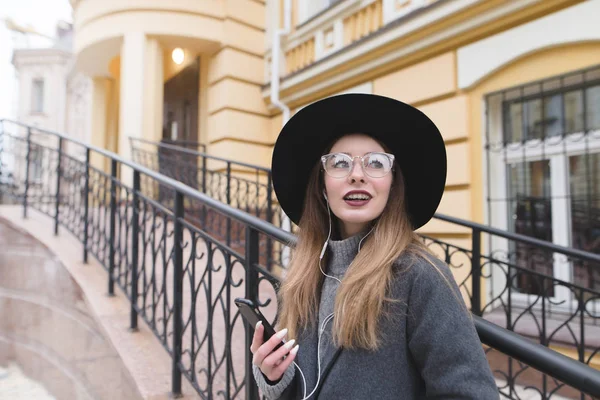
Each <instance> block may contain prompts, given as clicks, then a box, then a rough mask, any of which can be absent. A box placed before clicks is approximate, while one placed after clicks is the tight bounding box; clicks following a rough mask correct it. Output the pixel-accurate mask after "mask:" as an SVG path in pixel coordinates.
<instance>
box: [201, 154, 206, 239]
mask: <svg viewBox="0 0 600 400" xmlns="http://www.w3.org/2000/svg"><path fill="white" fill-rule="evenodd" d="M202 193H204V194H207V193H206V157H205V156H202ZM200 221H202V229H206V206H205V205H203V206H202V215H201V217H200Z"/></svg>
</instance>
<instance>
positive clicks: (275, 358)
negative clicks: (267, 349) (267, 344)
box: [263, 339, 296, 368]
mask: <svg viewBox="0 0 600 400" xmlns="http://www.w3.org/2000/svg"><path fill="white" fill-rule="evenodd" d="M294 344H296V341H295V340H294V339H292V340H290V341H288V342H286V343H285V344H284V345H283V346H281V347H280V348H278V349H277V350H276V351H274V352H272V353H271V354H269V355H268V356H267V357H265V359H264V360H263V365H268V366H269V367H273V368H274V367H276V366H278V365H279V364H281V361H282V360H283V357H285V356H286V355H288V353H289V352H290V350H292V348H293V347H294Z"/></svg>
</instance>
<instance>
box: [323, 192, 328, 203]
mask: <svg viewBox="0 0 600 400" xmlns="http://www.w3.org/2000/svg"><path fill="white" fill-rule="evenodd" d="M323 197H325V200H327V201H329V199H328V198H327V193H325V189H323Z"/></svg>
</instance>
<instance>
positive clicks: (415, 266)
mask: <svg viewBox="0 0 600 400" xmlns="http://www.w3.org/2000/svg"><path fill="white" fill-rule="evenodd" d="M272 173H273V186H274V190H275V192H276V195H277V198H278V200H279V203H280V205H281V207H282V208H283V210H284V211H285V213H286V214H287V215H288V216H289V217H290V219H291V220H292V221H294V222H295V223H296V224H298V225H299V235H298V243H297V246H296V248H295V250H294V254H293V257H292V259H291V261H290V264H289V266H288V271H287V276H286V277H285V279H284V280H283V283H282V286H281V289H280V291H279V302H280V303H279V304H280V307H279V318H278V329H280V330H279V332H278V334H277V335H276V336H274V337H272V338H271V339H270V340H268V341H267V342H265V343H263V341H262V335H263V327H262V326H260V324H259V325H257V327H256V329H255V334H254V338H253V342H252V346H251V351H252V353H253V372H254V377H255V379H256V382H257V384H258V386H259V388H260V389H261V391H262V393H263V394H264V395H265V396H266V397H267V399H279V398H281V399H308V398H312V399H316V398H321V399H328V400H329V399H377V400H385V399H421V398H444V399H459V398H460V399H477V400H486V399H498V398H499V395H498V390H497V387H496V385H495V383H494V379H493V376H492V373H491V371H490V368H489V365H488V362H487V360H486V358H485V354H484V351H483V349H482V346H481V343H480V342H479V339H478V336H477V333H476V331H475V329H474V326H473V323H472V320H471V319H470V314H469V312H468V310H467V309H466V307H465V305H464V302H463V300H462V297H461V294H460V292H459V289H458V287H457V285H456V282H455V280H454V278H453V276H452V274H451V272H450V270H449V268H448V266H446V265H445V264H444V263H442V262H441V261H439V260H438V259H436V258H435V257H434V256H433V255H432V254H431V253H430V252H428V250H427V248H426V247H425V246H424V245H423V244H422V242H421V241H420V240H419V238H418V236H417V234H416V233H415V232H414V231H415V230H416V229H418V228H419V227H421V226H423V225H424V224H425V223H427V221H429V220H430V219H431V217H432V216H433V214H434V212H435V210H436V209H437V206H438V204H439V202H440V199H441V196H442V193H443V190H444V185H445V181H446V151H445V146H444V142H443V139H442V137H441V135H440V133H439V131H438V129H437V128H436V127H435V125H434V124H433V122H431V120H429V118H427V117H426V116H425V115H424V114H423V113H421V112H420V111H418V110H417V109H415V108H413V107H411V106H409V105H406V104H404V103H401V102H399V101H396V100H393V99H390V98H386V97H381V96H375V95H360V94H350V95H341V96H334V97H330V98H327V99H324V100H321V101H319V102H316V103H313V104H311V105H309V106H308V107H305V108H304V109H302V110H301V111H299V112H298V113H297V114H296V115H295V116H294V117H293V118H291V119H290V121H289V122H288V123H287V124H286V125H285V127H284V128H283V130H282V131H281V133H280V135H279V137H278V140H277V143H276V144H275V148H274V153H273V162H272ZM282 340H284V341H286V344H285V345H284V346H281V347H280V348H279V349H277V350H275V351H273V350H274V348H275V346H276V345H277V344H278V343H280V342H281V341H282Z"/></svg>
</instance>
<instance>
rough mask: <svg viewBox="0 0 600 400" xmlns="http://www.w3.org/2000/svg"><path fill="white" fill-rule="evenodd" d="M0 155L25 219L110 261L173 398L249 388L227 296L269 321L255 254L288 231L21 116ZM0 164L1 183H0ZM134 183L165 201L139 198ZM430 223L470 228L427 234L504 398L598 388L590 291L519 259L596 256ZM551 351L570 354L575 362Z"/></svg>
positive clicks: (113, 278)
mask: <svg viewBox="0 0 600 400" xmlns="http://www.w3.org/2000/svg"><path fill="white" fill-rule="evenodd" d="M0 161H1V163H0V165H1V169H0V189H1V191H2V193H3V194H4V195H8V196H11V197H12V198H14V199H15V200H17V201H19V202H20V203H21V204H22V205H23V211H24V215H25V216H26V215H27V210H28V209H30V208H33V209H35V210H37V211H39V212H41V213H44V214H46V215H48V216H49V217H51V218H53V219H54V229H55V232H58V231H59V227H61V226H62V227H63V228H64V229H66V230H68V231H69V232H70V233H71V234H73V235H74V236H75V237H76V238H77V239H78V240H79V241H80V242H81V243H82V244H83V257H84V259H85V260H87V256H88V254H92V255H93V256H94V257H95V258H96V259H97V260H98V261H99V263H100V264H101V265H102V266H103V267H104V268H105V269H106V270H107V272H108V291H109V293H114V291H115V286H118V287H119V288H120V289H121V290H122V291H123V293H124V295H125V296H126V297H127V298H128V299H129V301H130V303H131V327H132V328H135V327H137V324H138V319H139V318H142V319H143V320H144V321H145V322H146V323H147V324H148V326H149V327H150V329H151V330H152V331H153V332H154V334H155V335H156V337H157V338H158V340H160V342H161V343H162V345H163V346H164V348H165V349H166V351H167V352H168V353H169V354H170V356H171V359H172V370H173V381H172V391H173V393H174V394H177V393H180V392H181V382H182V377H185V378H186V379H188V380H189V382H190V383H191V385H192V386H193V387H194V389H195V390H196V391H197V392H198V394H200V395H201V396H202V397H203V398H216V397H223V398H227V399H233V398H247V399H253V398H257V397H258V393H257V389H256V386H255V384H254V381H253V378H252V374H251V372H250V369H249V367H250V362H251V354H250V352H249V345H250V341H251V331H250V330H247V329H246V327H245V326H244V325H243V322H242V319H241V317H240V315H239V313H238V312H237V308H236V307H234V306H233V299H234V298H235V297H238V296H244V297H247V298H250V299H253V300H255V301H256V302H257V303H258V304H260V306H261V308H262V310H263V312H264V313H265V315H267V317H268V318H271V320H272V319H273V318H274V316H275V312H276V301H277V298H276V291H277V288H278V282H279V277H280V270H279V269H278V268H274V269H273V270H272V271H269V270H267V268H266V264H267V261H268V259H269V258H271V257H273V255H272V254H270V253H268V252H265V251H264V248H265V247H266V243H267V242H266V241H265V238H268V239H269V240H271V241H272V243H273V244H274V247H277V248H279V247H281V248H287V246H288V245H293V243H294V241H295V237H294V236H293V235H292V234H290V233H288V232H285V231H283V230H281V229H279V228H277V227H276V226H274V225H272V224H269V223H268V222H266V221H264V220H262V219H260V218H257V217H256V216H253V215H250V214H248V213H246V212H244V211H243V210H240V209H238V208H236V207H233V206H230V205H227V204H223V202H221V201H219V200H218V199H215V198H212V197H211V196H208V195H206V194H204V193H201V192H199V191H198V190H196V189H195V188H194V187H190V186H188V185H185V184H183V183H181V182H178V181H176V180H175V179H171V178H169V177H166V176H164V175H161V174H160V173H158V172H156V171H152V170H151V169H149V168H146V167H143V166H141V165H139V164H136V163H133V162H131V161H128V160H124V159H123V158H121V157H118V156H116V155H114V154H112V153H110V152H107V151H105V150H103V149H99V148H96V147H91V146H86V145H85V144H83V143H81V142H78V141H76V140H72V139H69V138H68V137H65V136H63V135H60V134H57V133H53V132H46V131H42V130H38V129H36V128H34V127H30V126H25V125H22V124H19V123H14V122H11V121H6V120H4V121H2V124H1V126H0ZM38 166H41V168H39V169H37V168H38ZM9 172H10V174H11V175H12V177H13V179H12V183H11V184H8V183H6V181H5V180H4V179H3V178H2V177H4V176H8V173H9ZM144 180H146V181H147V182H149V183H151V184H152V185H153V187H156V188H157V189H158V190H159V191H161V190H162V191H163V193H170V196H171V197H170V198H164V199H159V198H158V197H157V195H156V192H153V193H151V194H148V193H145V192H144V190H143V189H142V182H143V181H144ZM159 200H160V201H159ZM208 212H211V213H214V215H216V216H218V218H219V219H220V220H221V221H225V225H227V224H229V225H230V226H231V227H233V226H239V227H240V228H239V229H240V230H241V231H242V232H243V238H241V239H240V240H239V241H233V240H231V237H230V238H229V239H230V240H229V241H228V240H223V239H221V238H218V237H216V235H214V234H212V233H210V232H209V231H207V230H206V229H204V228H205V226H204V225H202V223H203V221H202V219H201V218H202V217H203V215H205V214H204V213H208ZM437 218H438V219H441V220H443V221H444V222H445V223H450V224H453V225H455V226H458V227H461V229H464V230H465V232H466V233H467V234H468V235H464V236H461V237H464V238H468V239H462V242H464V243H461V242H460V240H459V242H455V243H447V242H443V241H441V240H440V239H439V238H424V240H426V242H427V243H428V244H429V245H430V246H431V247H432V249H434V250H435V251H437V252H438V254H440V256H441V257H442V258H444V259H445V260H446V261H447V262H448V264H449V265H450V266H451V267H452V268H453V269H454V271H455V274H456V276H457V280H458V282H459V284H460V287H461V289H462V290H463V292H464V295H465V300H466V301H467V303H468V304H469V306H470V307H471V309H472V311H473V313H474V314H475V324H476V327H477V330H478V333H479V335H480V338H481V340H482V342H483V343H484V344H485V345H487V346H489V347H488V348H487V355H488V359H489V361H490V364H491V365H492V367H493V370H494V372H495V375H496V377H497V378H498V382H499V390H500V392H502V393H503V394H504V395H505V396H506V397H508V398H511V399H520V398H521V396H522V391H523V390H525V389H524V388H525V387H527V389H526V391H534V392H537V393H539V394H540V397H541V398H544V399H547V398H552V396H553V395H555V394H558V395H561V396H564V397H570V398H582V399H583V398H586V394H587V395H594V396H600V373H599V372H598V371H596V370H594V369H593V368H590V367H589V365H590V364H592V365H596V363H597V362H598V358H599V357H600V355H598V352H599V350H598V349H599V346H598V345H597V344H596V343H595V342H594V340H596V339H597V338H598V337H600V336H599V335H597V336H594V332H595V331H594V329H596V328H597V325H598V324H597V322H598V312H597V308H595V307H596V304H597V303H596V302H597V300H598V298H599V295H598V293H597V292H596V291H594V290H592V289H589V288H584V287H578V286H576V285H574V284H572V283H569V282H566V281H564V280H560V279H557V278H554V277H548V276H544V275H541V274H539V273H537V272H535V271H533V270H532V269H531V268H528V266H527V262H542V261H544V260H545V261H544V262H549V261H548V260H552V261H551V262H553V263H561V262H562V263H564V265H567V266H568V265H569V264H570V263H573V262H588V263H594V265H597V264H598V263H599V262H600V256H598V255H595V254H591V253H586V252H582V251H577V250H572V249H568V248H564V247H560V246H553V245H550V244H548V243H546V242H542V241H536V240H535V239H531V238H529V237H525V236H520V235H514V234H511V233H508V232H503V231H497V230H494V229H490V228H489V227H486V226H482V225H478V224H471V223H469V222H467V221H461V220H455V219H453V218H450V217H444V216H437ZM204 222H206V220H205V221H204ZM226 234H227V232H226ZM484 236H489V237H492V238H494V240H500V241H503V243H504V244H503V245H502V243H501V244H500V245H499V246H500V247H499V248H498V249H500V248H506V251H505V252H502V253H501V252H499V251H495V252H492V251H489V250H486V249H485V246H484V245H483V244H484V243H486V240H485V239H487V238H486V237H484ZM226 239H227V238H226ZM510 243H513V244H514V243H518V244H520V245H519V246H517V247H516V248H515V246H512V245H511V244H510ZM503 246H504V247H503ZM533 247H534V248H536V249H540V250H539V254H540V255H539V259H538V257H537V256H533V257H531V256H527V257H526V259H525V260H524V259H523V256H522V254H521V253H519V251H521V252H522V251H525V250H523V249H528V252H527V254H528V255H531V252H530V251H529V249H530V248H533ZM498 249H496V250H498ZM275 250H277V249H274V251H273V252H274V253H277V254H279V252H276V251H275ZM532 260H533V261H532ZM284 267H285V266H284V264H282V267H281V268H284ZM524 278H526V279H524ZM524 288H525V289H527V290H524ZM533 289H535V290H533ZM531 292H534V293H537V294H531ZM518 295H519V296H518ZM561 296H562V297H561ZM479 316H481V317H479ZM490 321H491V322H490ZM527 321H529V323H526V322H527ZM492 322H493V323H492ZM553 324H557V325H556V326H554V325H553ZM506 328H508V329H506ZM510 330H512V331H516V332H517V333H520V335H517V334H515V333H513V332H510ZM563 332H566V333H567V334H566V335H562V333H563ZM527 337H528V338H527ZM534 342H538V343H534ZM548 346H554V347H556V348H557V349H558V348H561V347H562V349H563V350H561V351H564V352H568V351H570V350H571V351H573V352H574V356H575V357H574V358H575V359H573V358H572V357H566V356H563V355H561V354H559V353H557V352H556V351H554V350H551V349H548ZM586 364H587V365H586Z"/></svg>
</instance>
